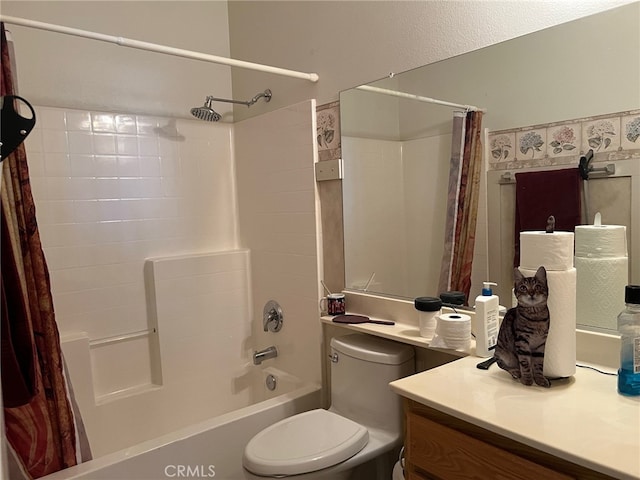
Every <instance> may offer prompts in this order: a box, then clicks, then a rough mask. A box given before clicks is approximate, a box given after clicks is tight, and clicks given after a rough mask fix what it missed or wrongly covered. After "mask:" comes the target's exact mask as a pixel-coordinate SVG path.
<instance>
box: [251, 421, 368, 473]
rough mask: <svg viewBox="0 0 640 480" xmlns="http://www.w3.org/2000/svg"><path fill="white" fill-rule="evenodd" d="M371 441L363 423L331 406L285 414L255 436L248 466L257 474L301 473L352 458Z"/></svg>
mask: <svg viewBox="0 0 640 480" xmlns="http://www.w3.org/2000/svg"><path fill="white" fill-rule="evenodd" d="M368 441H369V432H368V431H367V429H366V428H365V427H363V426H362V425H360V424H358V423H356V422H354V421H352V420H349V419H348V418H345V417H342V416H340V415H338V414H335V413H333V412H330V411H328V410H323V409H316V410H311V411H308V412H305V413H301V414H298V415H294V416H293V417H289V418H285V419H284V420H281V421H279V422H277V423H275V424H273V425H271V426H270V427H268V428H266V429H264V430H262V431H261V432H260V433H258V434H257V435H256V436H255V437H253V438H252V439H251V440H250V441H249V443H248V444H247V446H246V447H245V450H244V458H243V464H244V467H245V468H246V469H247V470H249V471H250V472H252V473H254V474H256V475H272V476H273V475H298V474H301V473H308V472H313V471H316V470H321V469H323V468H327V467H331V466H333V465H336V464H338V463H340V462H343V461H345V460H347V459H348V458H351V457H352V456H354V455H355V454H356V453H358V452H359V451H360V450H362V449H363V448H364V447H365V445H366V444H367V443H368Z"/></svg>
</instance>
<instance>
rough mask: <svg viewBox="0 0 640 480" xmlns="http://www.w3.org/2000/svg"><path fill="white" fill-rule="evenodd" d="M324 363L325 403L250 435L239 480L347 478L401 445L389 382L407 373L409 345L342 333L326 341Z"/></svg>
mask: <svg viewBox="0 0 640 480" xmlns="http://www.w3.org/2000/svg"><path fill="white" fill-rule="evenodd" d="M331 362H332V363H331V407H330V408H329V409H328V410H323V409H316V410H311V411H308V412H305V413H301V414H298V415H294V416H292V417H288V418H285V419H284V420H281V421H280V422H277V423H275V424H273V425H271V426H269V427H267V428H265V429H264V430H262V431H261V432H259V433H258V434H257V435H255V436H254V437H253V438H252V439H251V440H250V441H249V443H248V444H247V445H246V447H245V450H244V455H243V465H244V468H245V473H246V475H245V477H246V478H247V479H254V478H255V479H259V478H264V477H272V478H276V477H277V478H283V477H289V476H294V475H295V478H296V480H307V479H309V480H311V479H314V480H316V479H323V478H325V479H332V480H339V479H341V478H348V476H349V475H350V473H351V472H352V471H353V470H354V469H355V468H357V467H358V466H360V465H362V464H364V463H366V462H370V461H376V459H378V458H379V457H380V456H381V455H382V454H384V453H386V452H389V451H391V450H393V449H396V448H397V447H399V445H400V444H401V443H402V438H401V436H402V405H401V401H400V398H399V397H398V396H397V395H396V394H394V393H393V392H392V391H391V389H390V388H389V382H392V381H393V380H397V379H398V378H401V377H404V376H406V375H409V374H411V373H414V371H415V369H414V360H413V348H411V347H410V346H408V345H404V344H400V343H396V342H392V341H389V340H385V339H382V338H378V337H374V336H370V335H364V334H352V335H346V336H343V337H337V338H334V339H332V341H331ZM390 475H391V473H389V476H390Z"/></svg>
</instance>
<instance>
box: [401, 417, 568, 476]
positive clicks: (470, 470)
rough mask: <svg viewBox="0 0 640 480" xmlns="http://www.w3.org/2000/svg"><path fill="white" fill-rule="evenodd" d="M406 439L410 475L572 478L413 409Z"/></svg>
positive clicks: (408, 418) (409, 418) (408, 420)
mask: <svg viewBox="0 0 640 480" xmlns="http://www.w3.org/2000/svg"><path fill="white" fill-rule="evenodd" d="M407 442H408V444H407V445H406V456H407V463H408V467H409V468H408V470H409V478H442V479H447V480H458V479H459V480H470V479H487V478H491V479H492V480H501V479H504V480H517V479H522V480H538V479H542V478H544V479H545V480H555V479H558V480H560V479H570V478H572V477H569V476H566V475H564V474H562V473H559V472H556V471H554V470H550V469H548V468H546V467H543V466H540V465H537V464H535V463H533V462H531V461H529V460H526V459H524V458H521V457H519V456H517V455H514V454H512V453H510V452H507V451H505V450H502V449H501V448H498V447H495V446H493V445H490V444H488V443H485V442H483V441H481V440H478V439H476V438H473V437H470V436H468V435H465V434H464V433H461V432H459V431H457V430H454V429H451V428H449V427H446V426H444V425H441V424H439V423H436V422H434V421H432V420H429V419H428V418H425V417H423V416H420V415H417V414H415V413H412V412H409V413H408V414H407Z"/></svg>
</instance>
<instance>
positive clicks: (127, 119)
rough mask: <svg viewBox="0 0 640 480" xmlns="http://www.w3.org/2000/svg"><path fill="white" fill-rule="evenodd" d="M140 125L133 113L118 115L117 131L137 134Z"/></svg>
mask: <svg viewBox="0 0 640 480" xmlns="http://www.w3.org/2000/svg"><path fill="white" fill-rule="evenodd" d="M137 131H138V127H137V125H136V117H135V116H133V115H116V132H118V133H129V134H136V133H137Z"/></svg>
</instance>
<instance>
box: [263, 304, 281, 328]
mask: <svg viewBox="0 0 640 480" xmlns="http://www.w3.org/2000/svg"><path fill="white" fill-rule="evenodd" d="M283 322H284V315H283V313H282V308H280V305H279V304H278V302H276V301H275V300H269V301H268V302H267V304H266V305H265V306H264V310H263V311H262V326H263V328H264V331H265V332H273V333H276V332H279V331H280V330H281V329H282V324H283Z"/></svg>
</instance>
